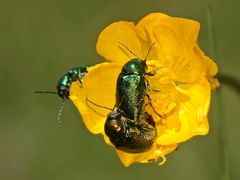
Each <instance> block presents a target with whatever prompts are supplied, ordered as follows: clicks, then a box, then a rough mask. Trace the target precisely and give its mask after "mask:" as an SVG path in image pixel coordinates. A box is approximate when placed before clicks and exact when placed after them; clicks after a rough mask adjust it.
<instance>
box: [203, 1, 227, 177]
mask: <svg viewBox="0 0 240 180" xmlns="http://www.w3.org/2000/svg"><path fill="white" fill-rule="evenodd" d="M206 4H207V21H208V29H209V30H208V32H209V33H208V38H209V45H210V47H209V48H210V53H211V55H212V57H213V58H214V59H215V60H216V59H218V63H217V64H218V65H219V67H221V63H220V62H219V58H218V54H217V48H216V38H215V30H214V25H213V14H212V9H211V6H210V4H209V2H208V1H206ZM216 97H217V100H216V101H217V103H216V104H217V113H218V115H217V122H218V138H219V151H220V157H219V158H220V173H221V174H220V177H221V180H230V173H229V157H228V155H229V153H228V129H227V125H226V122H225V121H224V112H223V102H222V89H221V88H219V89H218V90H217V91H216Z"/></svg>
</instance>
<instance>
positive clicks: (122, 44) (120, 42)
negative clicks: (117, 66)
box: [119, 41, 140, 59]
mask: <svg viewBox="0 0 240 180" xmlns="http://www.w3.org/2000/svg"><path fill="white" fill-rule="evenodd" d="M119 44H121V45H122V46H123V47H125V48H126V49H127V50H128V51H129V52H130V53H131V54H132V55H134V56H136V57H137V58H139V57H138V56H137V55H136V54H135V53H134V52H133V51H131V50H130V49H129V48H128V47H127V46H126V45H125V44H123V43H122V42H121V41H119ZM139 59H140V58H139Z"/></svg>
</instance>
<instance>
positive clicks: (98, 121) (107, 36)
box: [70, 13, 218, 166]
mask: <svg viewBox="0 0 240 180" xmlns="http://www.w3.org/2000/svg"><path fill="white" fill-rule="evenodd" d="M199 28H200V25H199V23H198V22H196V21H193V20H188V19H183V18H175V17H170V16H167V15H165V14H161V13H152V14H149V15H148V16H146V17H144V18H143V19H142V20H141V21H140V22H139V23H138V24H137V25H134V23H131V22H125V21H120V22H116V23H113V24H111V25H109V26H108V27H106V28H105V29H104V30H103V31H102V32H101V34H100V35H99V38H98V42H97V45H96V48H97V52H98V53H99V54H100V55H101V56H103V57H104V58H105V59H106V61H107V62H105V63H102V64H98V65H95V66H94V67H91V68H89V69H88V70H89V73H88V74H87V75H86V76H85V78H84V82H83V84H82V86H80V84H79V83H78V82H75V83H73V85H72V87H71V89H70V99H71V100H72V101H73V103H74V104H75V106H76V107H77V109H78V110H79V112H80V114H81V116H82V119H83V121H84V123H85V125H86V126H87V128H88V129H89V130H90V131H91V132H92V133H94V134H99V133H101V134H102V135H103V136H104V139H105V141H106V143H107V144H109V145H111V146H113V145H112V144H111V142H110V141H109V139H108V137H107V136H106V135H105V132H104V123H105V121H106V117H107V115H108V113H109V110H106V109H103V108H100V107H97V106H94V105H93V104H91V103H88V102H87V101H86V97H88V99H90V100H91V101H93V102H94V103H96V104H99V105H102V106H105V107H110V108H113V107H114V105H115V92H116V82H117V77H118V75H119V73H120V71H121V68H122V66H123V64H125V63H126V62H127V61H129V60H130V59H133V58H136V57H135V56H134V55H133V54H132V53H131V52H129V51H128V50H127V49H126V48H124V47H122V46H121V44H120V42H121V43H122V44H124V45H126V46H127V47H128V48H129V49H130V50H131V51H132V52H134V53H135V54H136V55H137V56H138V57H140V58H142V59H144V58H145V57H146V54H147V51H148V50H149V47H150V45H151V44H153V43H154V42H156V44H154V46H153V47H152V49H151V51H150V54H149V56H148V58H147V65H148V71H154V72H155V73H156V74H155V75H154V76H150V77H148V76H146V78H147V80H148V81H149V83H150V88H151V89H154V90H158V91H159V92H157V91H149V92H148V93H149V95H150V96H151V99H152V105H153V107H154V109H155V110H156V111H157V112H158V113H159V114H164V116H165V118H164V119H162V120H161V119H160V118H159V116H157V115H156V113H155V112H154V111H153V109H152V108H150V107H148V106H147V108H146V111H147V112H148V113H149V114H150V115H151V116H152V117H153V119H154V121H155V123H156V126H157V138H156V141H155V142H154V144H153V146H152V148H151V149H150V150H149V151H147V152H144V153H136V154H131V153H126V152H123V151H120V150H117V149H115V150H116V152H117V154H118V156H119V158H120V160H121V161H122V163H123V164H124V165H125V166H129V165H130V164H132V163H136V162H139V163H147V162H152V161H156V160H158V159H159V158H163V159H165V155H166V154H168V153H170V152H172V151H174V150H175V149H176V148H177V146H178V144H179V143H181V142H184V141H186V140H188V139H190V138H191V137H193V136H196V135H205V134H207V133H208V130H209V124H208V118H207V114H208V110H209V104H210V95H211V87H212V88H214V87H217V86H218V82H217V80H216V79H214V78H213V76H214V75H216V73H217V71H218V69H217V66H216V64H215V63H214V62H213V61H212V60H211V59H210V58H208V57H207V56H205V55H204V53H203V52H202V51H201V49H200V48H199V47H198V42H197V38H198V32H199ZM113 147H114V146H113Z"/></svg>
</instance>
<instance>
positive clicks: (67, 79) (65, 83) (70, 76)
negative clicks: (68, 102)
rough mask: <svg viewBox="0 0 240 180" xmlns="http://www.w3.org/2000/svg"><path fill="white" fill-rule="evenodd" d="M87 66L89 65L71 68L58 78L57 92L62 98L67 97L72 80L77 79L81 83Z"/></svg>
mask: <svg viewBox="0 0 240 180" xmlns="http://www.w3.org/2000/svg"><path fill="white" fill-rule="evenodd" d="M89 67H91V66H90V65H89V66H81V67H75V68H72V69H70V70H69V71H68V72H67V73H66V74H64V75H63V76H62V77H61V78H60V79H59V81H58V83H57V93H58V95H59V96H60V97H61V98H62V99H68V98H69V95H70V94H69V92H70V87H71V85H72V83H73V82H75V81H79V82H80V83H81V84H82V82H83V78H84V76H85V75H86V74H87V73H88V70H87V68H89Z"/></svg>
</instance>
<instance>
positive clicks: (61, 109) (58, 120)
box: [57, 99, 65, 127]
mask: <svg viewBox="0 0 240 180" xmlns="http://www.w3.org/2000/svg"><path fill="white" fill-rule="evenodd" d="M64 104H65V99H63V101H62V103H61V106H60V108H59V111H58V119H57V122H58V126H59V127H61V125H62V121H61V117H62V112H63V108H64Z"/></svg>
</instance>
